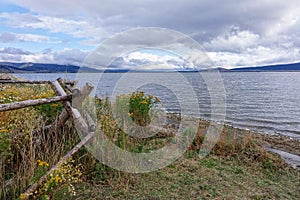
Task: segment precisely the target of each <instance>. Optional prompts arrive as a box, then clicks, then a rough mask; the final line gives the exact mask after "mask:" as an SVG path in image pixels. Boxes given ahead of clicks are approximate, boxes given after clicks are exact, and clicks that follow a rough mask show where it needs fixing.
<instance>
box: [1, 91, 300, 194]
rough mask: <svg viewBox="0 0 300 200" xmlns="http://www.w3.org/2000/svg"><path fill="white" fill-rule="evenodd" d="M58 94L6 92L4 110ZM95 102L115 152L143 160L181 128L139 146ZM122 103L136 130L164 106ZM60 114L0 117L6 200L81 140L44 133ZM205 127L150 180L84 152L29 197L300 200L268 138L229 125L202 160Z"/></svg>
mask: <svg viewBox="0 0 300 200" xmlns="http://www.w3.org/2000/svg"><path fill="white" fill-rule="evenodd" d="M53 95H54V93H53V92H52V91H51V89H50V88H49V87H48V86H37V85H33V86H29V85H2V86H1V88H0V103H9V102H14V101H19V100H25V99H35V98H41V97H50V96H53ZM125 100H126V101H125ZM90 101H95V105H96V108H97V109H96V113H95V116H96V117H97V119H98V126H99V127H101V128H102V130H103V132H104V133H105V134H106V136H107V137H108V138H109V139H110V140H111V141H112V142H113V143H114V144H115V145H117V146H118V147H120V148H122V149H124V150H127V151H131V152H136V153H141V152H149V151H151V150H155V149H159V148H161V147H162V146H164V145H165V144H166V143H168V142H169V141H170V138H172V136H173V129H176V126H173V124H170V125H166V126H165V129H166V130H167V132H166V131H165V132H163V133H162V134H158V135H157V136H154V137H151V138H148V139H141V138H139V139H135V138H133V137H131V136H129V135H128V134H126V133H124V132H123V131H122V130H121V129H120V128H119V127H118V126H117V120H116V119H114V117H113V114H112V109H113V108H112V107H111V105H110V101H109V100H108V99H99V98H96V99H90ZM117 101H118V106H119V107H118V109H120V110H121V111H122V105H124V104H123V103H122V102H127V101H129V102H131V104H130V108H129V112H128V110H126V109H125V110H124V109H123V111H124V112H123V111H122V112H120V113H121V114H120V115H128V116H129V117H130V119H131V120H132V121H133V122H134V123H136V124H139V125H141V126H145V125H147V124H148V123H149V121H150V120H151V119H150V118H149V115H147V113H148V112H149V111H150V108H151V106H152V105H153V104H155V103H158V102H159V99H157V98H155V97H153V96H152V95H145V94H144V93H135V94H131V95H124V96H122V97H120V98H119V99H118V100H117ZM86 105H88V103H86ZM120 106H121V107H120ZM62 108H63V106H62V105H61V104H57V103H55V104H48V105H42V106H37V107H30V108H25V109H20V110H15V111H7V112H2V113H1V116H0V125H1V126H0V133H1V135H0V153H1V163H0V197H1V199H19V198H22V192H24V191H25V190H26V188H27V187H28V186H30V185H32V184H33V183H35V182H36V181H37V180H38V179H39V178H40V177H41V176H42V175H43V174H45V173H46V171H47V170H49V168H50V167H51V166H53V165H54V164H55V163H56V162H57V161H58V160H59V158H60V157H62V156H63V155H64V154H65V153H66V152H67V151H68V150H70V149H71V147H72V146H74V145H75V144H76V143H77V142H78V141H79V140H80V139H79V137H78V134H77V133H76V130H75V129H74V128H73V125H72V123H71V122H68V123H67V124H66V126H64V127H63V128H62V129H61V130H58V131H57V132H55V133H53V132H51V133H49V132H47V131H45V130H44V129H43V127H44V126H45V125H48V124H51V123H52V122H53V121H54V120H55V118H56V117H57V115H58V114H59V113H60V111H61V110H62ZM171 118H172V116H171ZM172 120H174V119H172ZM176 120H177V121H178V120H180V119H179V118H178V119H176ZM208 125H209V123H208V122H206V121H200V123H199V128H198V135H197V136H196V138H195V141H194V142H193V143H192V145H191V146H190V147H189V150H188V151H187V152H185V154H184V155H183V156H182V157H181V158H179V159H178V160H177V161H176V162H174V163H172V164H171V165H169V166H168V167H166V168H163V169H160V170H157V171H154V172H150V173H145V174H131V173H125V172H120V171H117V170H114V169H112V168H110V167H107V166H105V165H103V164H102V163H100V162H99V161H98V160H96V159H95V158H94V157H93V156H92V155H91V154H90V153H89V152H88V151H87V150H86V149H84V148H83V149H81V150H80V151H79V152H78V153H76V154H75V155H74V156H73V157H72V159H71V160H69V161H68V162H67V163H65V164H64V165H62V166H60V168H59V170H57V171H56V172H55V173H53V174H52V176H51V177H48V179H47V181H46V182H45V183H44V184H43V185H41V186H40V187H39V188H38V189H37V190H36V191H35V193H34V194H33V195H32V198H38V199H47V198H48V199H124V198H128V199H241V198H250V199H299V198H300V191H299V188H300V172H299V170H295V169H292V168H291V167H290V166H289V165H287V164H285V162H284V161H283V160H282V159H280V157H279V156H278V155H274V154H271V153H269V152H267V151H266V150H265V148H264V146H265V142H266V141H268V140H267V139H266V138H267V137H264V136H259V137H258V135H257V134H255V133H251V132H249V131H246V130H241V129H235V128H232V127H230V126H225V127H224V129H223V132H222V135H221V138H220V139H219V141H218V143H217V144H216V145H215V147H214V149H213V150H212V151H211V153H210V154H209V155H208V156H207V157H205V158H204V159H199V157H198V150H199V147H200V146H201V143H202V142H203V139H204V136H205V132H206V130H207V128H208ZM166 133H167V134H166ZM163 134H164V137H162V135H163ZM295 145H298V144H295Z"/></svg>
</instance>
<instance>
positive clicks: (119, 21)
mask: <svg viewBox="0 0 300 200" xmlns="http://www.w3.org/2000/svg"><path fill="white" fill-rule="evenodd" d="M299 13H300V3H299V1H298V0H288V1H282V0H251V1H250V0H245V1H239V0H227V1H223V0H203V1H202V0H119V1H118V0H85V1H82V0H81V1H79V0H1V2H0V61H9V62H37V63H56V64H74V65H81V63H82V62H83V60H84V59H85V57H86V56H87V55H89V53H90V52H92V51H93V50H95V49H96V48H97V46H98V45H99V44H101V42H103V41H105V40H106V39H108V38H110V37H114V36H115V35H116V34H119V33H121V32H123V31H128V30H131V29H134V28H140V27H161V28H167V29H172V30H175V31H178V32H181V33H183V34H186V35H187V36H189V37H191V38H192V39H194V40H196V41H197V42H198V43H199V44H200V45H201V47H202V48H203V49H204V50H205V52H206V53H207V55H208V57H209V58H210V59H211V60H212V61H213V63H214V65H215V66H218V67H225V68H233V67H245V66H262V65H271V64H278V63H294V62H299V61H300V15H299ZM124 61H126V62H128V63H132V62H134V61H139V62H138V63H147V62H150V61H151V62H154V63H155V62H165V63H169V64H170V63H175V64H174V65H180V63H183V62H182V61H178V57H176V56H172V55H165V54H163V55H162V54H160V53H154V52H153V51H137V52H132V53H131V54H130V55H127V56H126V57H125V58H124Z"/></svg>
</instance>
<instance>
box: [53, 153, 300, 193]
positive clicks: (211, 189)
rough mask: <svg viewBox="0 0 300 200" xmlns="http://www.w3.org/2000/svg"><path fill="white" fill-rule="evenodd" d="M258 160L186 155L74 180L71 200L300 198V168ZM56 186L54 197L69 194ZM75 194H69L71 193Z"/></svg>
mask: <svg viewBox="0 0 300 200" xmlns="http://www.w3.org/2000/svg"><path fill="white" fill-rule="evenodd" d="M269 172H270V171H269V169H265V168H264V167H263V165H261V163H260V162H252V163H250V162H249V163H240V162H237V161H236V160H235V159H232V158H230V157H229V158H226V157H220V156H214V155H210V156H209V157H207V158H205V159H202V160H200V159H199V158H198V156H197V154H196V153H195V154H194V156H193V157H191V156H190V155H188V156H187V155H185V156H183V157H182V158H180V159H179V160H178V161H176V162H175V163H173V164H172V165H171V166H169V167H166V168H164V169H161V170H158V171H155V172H151V173H146V174H128V173H120V175H119V176H118V177H116V178H114V179H111V180H109V182H107V183H101V182H97V181H96V182H93V181H87V182H84V183H81V184H79V185H76V191H77V196H76V198H75V199H299V198H300V191H299V187H300V173H299V171H297V170H291V169H274V170H273V171H272V173H271V174H270V173H269ZM63 191H64V190H61V191H58V192H57V193H56V195H55V197H56V198H55V199H68V198H70V196H68V195H63ZM73 198H74V197H73Z"/></svg>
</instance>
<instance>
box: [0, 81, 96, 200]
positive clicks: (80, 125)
mask: <svg viewBox="0 0 300 200" xmlns="http://www.w3.org/2000/svg"><path fill="white" fill-rule="evenodd" d="M0 84H49V85H50V86H51V88H52V90H53V91H54V92H55V94H56V96H54V97H50V98H41V99H31V100H25V101H20V102H13V103H7V104H0V112H3V111H9V110H15V109H20V108H25V107H29V106H36V105H41V104H47V103H53V102H62V104H63V106H64V110H63V111H62V112H61V113H60V115H59V116H58V118H57V119H56V120H55V121H54V122H53V123H52V124H51V125H48V126H46V127H45V128H46V129H49V131H57V130H59V129H60V128H61V127H62V126H63V125H64V124H65V123H66V122H67V120H68V119H69V118H71V119H72V120H73V123H74V124H75V128H76V129H77V131H79V132H81V133H83V135H85V137H84V138H82V140H81V141H80V142H79V143H78V144H76V145H75V146H74V147H73V148H72V149H71V150H70V151H69V152H68V153H67V154H65V155H64V156H63V157H62V158H61V159H60V160H59V161H58V163H57V164H55V165H54V166H53V167H52V168H51V169H50V170H49V171H48V172H47V173H46V174H45V175H44V176H42V177H41V178H40V180H39V181H38V182H36V183H34V184H33V185H31V186H30V187H29V188H28V189H27V190H26V191H25V192H24V193H23V195H24V197H25V199H28V198H30V196H31V195H32V193H33V192H34V191H35V190H36V189H37V188H38V187H39V186H40V185H42V184H43V183H44V182H45V181H46V179H47V176H49V175H50V174H52V173H53V172H54V171H55V170H57V169H58V167H59V165H60V164H61V163H64V162H65V161H66V160H67V159H69V158H70V157H71V156H72V155H73V154H74V153H76V152H77V151H78V150H79V149H80V148H81V147H82V146H83V145H84V144H86V143H87V142H88V141H89V140H90V139H91V138H92V137H93V136H94V134H95V123H94V122H93V120H92V118H91V117H90V116H89V114H88V113H87V112H85V113H84V117H83V116H82V115H81V113H80V112H79V111H78V109H77V108H78V107H79V106H80V105H81V104H82V102H83V101H84V99H85V98H87V97H88V96H89V94H90V93H91V92H92V90H93V86H91V85H90V84H85V85H84V86H83V87H82V88H81V89H77V88H75V82H67V81H63V80H62V79H61V78H58V79H57V80H55V81H27V80H26V81H14V80H10V79H0Z"/></svg>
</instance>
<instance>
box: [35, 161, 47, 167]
mask: <svg viewBox="0 0 300 200" xmlns="http://www.w3.org/2000/svg"><path fill="white" fill-rule="evenodd" d="M37 163H38V165H39V166H41V167H44V166H46V167H49V164H48V163H47V162H45V161H42V160H37Z"/></svg>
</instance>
